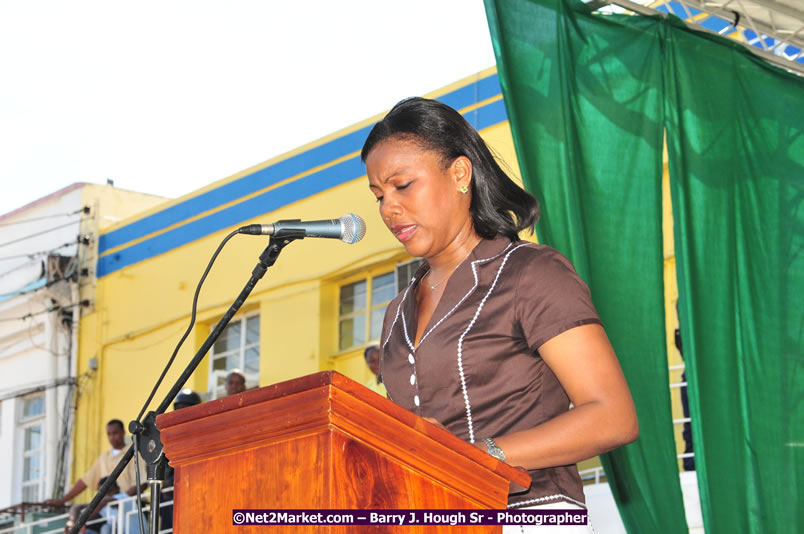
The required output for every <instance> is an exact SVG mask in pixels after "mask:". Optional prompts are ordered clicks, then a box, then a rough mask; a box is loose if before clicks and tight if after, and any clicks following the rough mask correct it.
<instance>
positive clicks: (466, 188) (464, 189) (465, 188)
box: [458, 185, 469, 195]
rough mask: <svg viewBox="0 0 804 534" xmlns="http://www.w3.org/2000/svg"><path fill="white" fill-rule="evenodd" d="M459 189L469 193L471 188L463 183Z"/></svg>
mask: <svg viewBox="0 0 804 534" xmlns="http://www.w3.org/2000/svg"><path fill="white" fill-rule="evenodd" d="M458 191H460V192H461V193H463V194H464V195H465V194H466V193H468V192H469V188H468V187H466V186H465V185H462V186H460V187H459V188H458Z"/></svg>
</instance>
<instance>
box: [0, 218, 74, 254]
mask: <svg viewBox="0 0 804 534" xmlns="http://www.w3.org/2000/svg"><path fill="white" fill-rule="evenodd" d="M80 222H81V220H80V219H79V220H77V221H70V222H68V223H66V224H61V225H59V226H54V227H53V228H49V229H47V230H43V231H41V232H36V233H35V234H29V235H26V236H25V237H20V238H18V239H14V240H12V241H7V242H5V243H0V247H5V246H7V245H13V244H14V243H19V242H20V241H25V240H26V239H30V238H32V237H36V236H40V235H42V234H47V233H49V232H54V231H56V230H60V229H62V228H67V227H68V226H71V225H73V224H77V223H80Z"/></svg>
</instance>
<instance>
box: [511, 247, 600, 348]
mask: <svg viewBox="0 0 804 534" xmlns="http://www.w3.org/2000/svg"><path fill="white" fill-rule="evenodd" d="M523 256H526V257H525V258H523V260H524V261H523V262H522V264H521V267H520V272H519V280H518V282H517V290H516V296H515V312H516V318H517V320H518V321H519V323H520V325H521V327H522V332H523V334H524V336H525V340H526V342H527V344H528V346H529V347H530V348H531V350H533V351H534V352H535V351H538V349H539V347H541V346H542V345H543V344H544V343H545V342H546V341H548V340H550V339H552V338H553V337H555V336H557V335H559V334H561V333H562V332H565V331H566V330H569V329H570V328H574V327H576V326H581V325H585V324H591V323H597V324H601V321H600V318H599V317H598V314H597V311H596V310H595V306H594V304H593V303H592V296H591V294H590V292H589V287H588V286H587V285H586V283H584V281H583V280H581V277H580V276H578V274H577V273H576V272H575V269H574V268H573V266H572V264H571V263H570V261H569V260H568V259H567V258H565V257H564V256H562V255H561V254H560V253H559V252H558V251H556V250H554V249H551V248H549V247H546V246H537V247H533V248H531V247H528V248H526V249H525V254H523Z"/></svg>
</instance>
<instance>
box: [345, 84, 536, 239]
mask: <svg viewBox="0 0 804 534" xmlns="http://www.w3.org/2000/svg"><path fill="white" fill-rule="evenodd" d="M388 139H402V140H406V141H410V142H413V143H416V144H417V145H419V146H421V147H422V148H424V149H428V150H432V151H434V152H436V153H438V154H439V155H440V157H441V160H442V163H443V166H444V168H447V167H448V166H449V165H450V164H451V163H452V162H453V161H455V159H456V158H458V157H460V156H466V157H467V158H469V161H471V162H472V203H471V206H470V207H469V211H470V212H471V214H472V222H473V224H474V227H475V232H477V233H478V235H479V236H480V237H482V238H484V239H492V238H494V236H496V235H497V234H503V235H505V236H507V237H508V238H509V239H512V240H515V239H517V236H518V234H519V232H520V231H521V230H524V229H526V228H530V229H531V231H533V225H534V224H536V221H537V220H538V219H539V203H538V202H537V201H536V199H535V198H533V196H532V195H531V194H530V193H528V192H527V191H525V190H524V189H522V188H521V187H519V185H517V184H516V183H515V182H514V181H513V180H511V178H510V177H509V176H508V175H507V174H506V173H505V171H503V170H502V168H500V165H499V164H498V163H497V160H496V159H495V158H494V156H493V155H492V154H491V151H490V150H489V148H488V147H487V146H486V143H485V141H483V139H482V138H481V137H480V134H479V133H477V130H475V129H474V128H472V126H471V125H470V124H469V123H468V122H466V119H464V118H463V117H462V116H461V114H460V113H458V112H457V111H455V110H454V109H452V108H451V107H449V106H447V105H446V104H442V103H441V102H438V101H437V100H428V99H426V98H419V97H413V98H407V99H405V100H402V101H401V102H399V103H398V104H397V105H395V106H394V107H393V109H391V111H389V112H388V115H386V116H385V117H384V118H383V119H382V120H381V121H380V122H378V123H377V124H375V125H374V128H372V129H371V133H369V135H368V138H367V139H366V142H365V143H364V144H363V150H362V152H361V153H360V158H361V159H362V160H363V163H365V162H366V158H367V157H368V155H369V153H370V152H371V151H372V149H373V148H374V147H375V146H377V145H378V144H379V143H381V142H383V141H385V140H388Z"/></svg>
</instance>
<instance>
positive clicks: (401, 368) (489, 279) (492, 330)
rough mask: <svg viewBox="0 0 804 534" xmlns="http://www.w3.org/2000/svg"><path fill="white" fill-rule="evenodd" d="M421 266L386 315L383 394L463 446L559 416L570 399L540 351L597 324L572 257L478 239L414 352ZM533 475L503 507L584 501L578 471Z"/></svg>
mask: <svg viewBox="0 0 804 534" xmlns="http://www.w3.org/2000/svg"><path fill="white" fill-rule="evenodd" d="M428 268H429V267H428V266H427V264H426V263H425V264H424V265H423V266H422V267H421V268H420V269H419V271H418V272H417V273H416V274H415V275H414V277H413V279H412V280H411V283H410V285H409V286H408V288H407V289H406V290H405V291H403V292H402V293H401V294H400V295H398V296H397V297H396V298H395V299H394V300H393V301H392V302H391V303H390V304H389V305H388V309H387V311H386V313H385V320H384V323H383V330H382V338H381V339H382V355H381V360H380V369H381V373H382V377H383V382H384V383H385V387H386V390H387V391H388V398H390V399H391V400H392V401H394V402H395V403H397V404H399V405H400V406H402V407H404V408H406V409H408V410H410V411H412V412H414V413H416V414H417V415H420V416H423V417H433V418H435V419H436V420H438V421H440V422H441V423H442V424H443V425H444V426H445V427H447V429H449V430H450V432H452V433H454V434H455V435H457V436H458V437H460V438H461V439H464V440H467V441H469V442H470V443H474V442H475V441H480V440H482V439H483V438H487V437H492V438H494V437H498V436H502V435H505V434H508V433H511V432H515V431H518V430H525V429H528V428H532V427H535V426H537V425H539V424H541V423H544V422H545V421H547V420H549V419H552V418H553V417H556V416H557V415H559V414H562V413H564V412H566V411H567V410H568V409H569V404H570V402H569V398H568V397H567V394H566V392H565V391H564V389H563V388H562V387H561V384H560V383H559V382H558V380H557V379H556V377H555V375H554V374H553V372H552V371H551V370H550V368H549V367H548V366H547V364H545V362H544V360H542V358H541V357H540V356H539V351H538V349H539V347H540V346H541V345H542V344H543V343H544V342H545V341H547V340H549V339H550V338H552V337H554V336H556V335H558V334H560V333H561V332H564V331H565V330H568V329H570V328H573V327H575V326H580V325H584V324H589V323H600V319H599V318H598V315H597V312H596V311H595V308H594V306H593V304H592V299H591V296H590V294H589V289H588V288H587V286H586V284H585V283H584V282H583V280H581V279H580V277H578V275H577V274H576V273H575V270H574V269H573V267H572V265H571V264H570V262H569V260H567V259H566V258H565V257H564V256H562V255H561V254H560V253H558V252H557V251H555V250H553V249H551V248H549V247H547V246H544V245H537V244H533V243H529V242H526V241H514V242H511V241H510V240H509V239H507V238H506V237H503V236H498V237H497V238H496V239H493V240H482V241H481V242H480V243H479V244H478V245H477V246H476V247H475V249H474V250H473V251H472V253H471V254H470V255H469V257H467V258H466V260H464V262H463V263H462V264H461V265H460V266H459V267H458V268H457V269H456V270H455V272H454V273H453V274H452V276H451V277H450V279H449V280H448V282H447V286H446V288H445V289H444V294H443V295H442V297H441V300H440V301H439V303H438V306H437V307H436V309H435V311H434V312H433V316H432V318H431V319H430V322H429V324H428V325H427V327H426V329H425V331H424V334H423V335H422V339H421V341H420V342H419V346H418V347H414V346H413V340H414V339H415V335H416V325H417V304H416V296H415V291H416V286H417V284H418V283H419V280H421V279H422V277H423V276H424V275H425V274H426V273H427V270H428ZM568 357H571V355H568ZM530 475H531V477H532V479H533V484H532V486H531V488H530V490H529V491H528V492H527V493H519V494H514V495H510V496H509V499H508V501H509V507H510V506H532V505H535V504H540V503H542V502H549V501H553V500H568V501H577V502H580V503H583V502H585V501H584V494H583V487H582V485H581V479H580V477H579V476H578V470H577V468H576V466H575V465H565V466H557V467H549V468H545V469H536V470H532V471H530Z"/></svg>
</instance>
